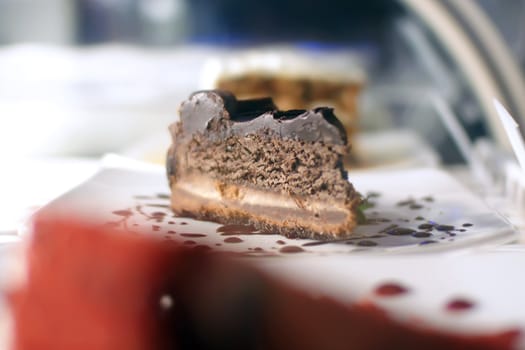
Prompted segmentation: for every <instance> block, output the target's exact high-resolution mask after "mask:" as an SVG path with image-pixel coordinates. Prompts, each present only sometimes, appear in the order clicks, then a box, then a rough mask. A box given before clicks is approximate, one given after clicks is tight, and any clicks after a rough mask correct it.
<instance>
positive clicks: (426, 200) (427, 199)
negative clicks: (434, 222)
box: [421, 196, 434, 202]
mask: <svg viewBox="0 0 525 350" xmlns="http://www.w3.org/2000/svg"><path fill="white" fill-rule="evenodd" d="M421 199H423V200H424V201H425V202H433V201H434V197H432V196H426V197H423V198H421Z"/></svg>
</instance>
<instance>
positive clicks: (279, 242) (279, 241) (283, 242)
mask: <svg viewBox="0 0 525 350" xmlns="http://www.w3.org/2000/svg"><path fill="white" fill-rule="evenodd" d="M275 243H277V244H281V245H282V244H286V242H285V241H281V240H278V241H277V242H275Z"/></svg>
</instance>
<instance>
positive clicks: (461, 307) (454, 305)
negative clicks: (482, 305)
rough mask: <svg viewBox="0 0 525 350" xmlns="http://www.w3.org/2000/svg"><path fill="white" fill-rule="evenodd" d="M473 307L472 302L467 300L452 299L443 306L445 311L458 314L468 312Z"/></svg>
mask: <svg viewBox="0 0 525 350" xmlns="http://www.w3.org/2000/svg"><path fill="white" fill-rule="evenodd" d="M474 306H475V304H474V302H472V301H470V300H467V299H454V300H451V301H449V302H448V303H447V304H446V305H445V309H446V310H447V311H452V312H458V311H466V310H470V309H472V308H473V307H474Z"/></svg>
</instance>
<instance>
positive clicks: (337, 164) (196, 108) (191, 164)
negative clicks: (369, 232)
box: [167, 90, 361, 239]
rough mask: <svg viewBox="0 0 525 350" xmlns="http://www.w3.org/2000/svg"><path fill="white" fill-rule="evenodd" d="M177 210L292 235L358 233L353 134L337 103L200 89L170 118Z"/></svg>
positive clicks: (170, 174)
mask: <svg viewBox="0 0 525 350" xmlns="http://www.w3.org/2000/svg"><path fill="white" fill-rule="evenodd" d="M170 131H171V135H172V145H171V147H170V149H169V151H168V156H167V173H168V178H169V183H170V188H171V196H172V199H171V206H172V209H173V210H174V212H175V213H176V214H177V215H181V216H190V217H194V218H197V219H201V220H211V221H216V222H220V223H223V224H248V225H253V226H254V227H255V228H256V229H257V230H259V231H261V232H268V233H279V234H282V235H285V236H287V237H289V238H295V237H302V238H318V239H327V238H337V237H345V236H348V235H351V234H352V231H353V229H354V227H355V226H356V224H357V222H356V221H357V217H358V214H357V212H358V206H359V204H360V202H361V199H360V195H359V194H358V193H357V192H356V191H355V190H354V188H353V186H352V184H351V183H350V182H349V181H348V179H347V173H346V171H345V170H344V168H343V157H345V156H346V155H347V154H348V152H349V147H348V144H347V137H346V134H345V131H344V128H343V126H342V124H341V122H340V121H339V120H338V119H337V118H336V117H335V115H334V113H333V110H332V109H331V108H327V107H319V108H316V109H313V110H289V111H278V110H277V107H276V106H275V105H274V103H273V102H272V99H270V98H261V99H252V100H237V99H236V98H235V96H234V95H232V94H231V93H229V92H226V91H220V90H210V91H201V92H197V93H194V94H193V95H191V96H190V97H189V99H188V100H186V101H184V102H183V103H182V105H181V107H180V120H179V121H178V122H176V123H174V124H172V125H171V126H170Z"/></svg>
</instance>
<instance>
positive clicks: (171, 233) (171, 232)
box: [167, 230, 177, 235]
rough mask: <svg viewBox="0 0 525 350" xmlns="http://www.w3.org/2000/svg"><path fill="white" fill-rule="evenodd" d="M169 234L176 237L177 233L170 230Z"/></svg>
mask: <svg viewBox="0 0 525 350" xmlns="http://www.w3.org/2000/svg"><path fill="white" fill-rule="evenodd" d="M167 233H169V234H170V235H174V234H176V233H177V232H175V231H173V230H169V231H168V232H167Z"/></svg>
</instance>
